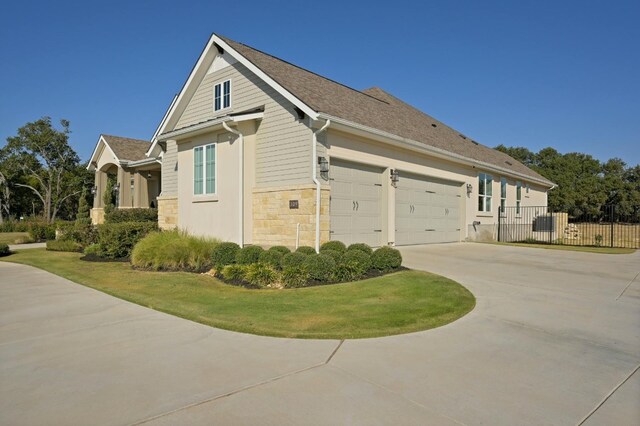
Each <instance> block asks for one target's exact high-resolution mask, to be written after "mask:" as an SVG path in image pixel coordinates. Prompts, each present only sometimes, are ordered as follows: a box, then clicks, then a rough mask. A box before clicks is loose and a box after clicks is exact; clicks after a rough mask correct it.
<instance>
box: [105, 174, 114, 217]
mask: <svg viewBox="0 0 640 426" xmlns="http://www.w3.org/2000/svg"><path fill="white" fill-rule="evenodd" d="M114 188H115V180H114V179H113V178H112V177H111V176H110V175H107V185H106V187H105V190H104V194H103V195H102V204H104V212H105V213H111V212H112V211H113V209H115V203H114V198H115V197H114V196H113V189H114Z"/></svg>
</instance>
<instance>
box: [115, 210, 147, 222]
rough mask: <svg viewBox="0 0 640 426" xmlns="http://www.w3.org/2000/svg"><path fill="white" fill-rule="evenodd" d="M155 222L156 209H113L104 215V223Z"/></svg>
mask: <svg viewBox="0 0 640 426" xmlns="http://www.w3.org/2000/svg"><path fill="white" fill-rule="evenodd" d="M157 221H158V210H157V209H114V210H112V211H111V212H108V213H105V215H104V223H123V222H157Z"/></svg>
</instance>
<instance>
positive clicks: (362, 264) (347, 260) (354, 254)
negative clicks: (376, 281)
mask: <svg viewBox="0 0 640 426" xmlns="http://www.w3.org/2000/svg"><path fill="white" fill-rule="evenodd" d="M340 263H342V264H345V265H352V266H353V267H354V269H355V272H356V276H357V277H361V276H363V275H365V274H366V273H367V272H368V271H369V269H371V256H369V255H368V254H367V253H365V252H364V251H362V250H351V251H347V252H346V253H345V254H344V256H343V257H342V261H341V262H340Z"/></svg>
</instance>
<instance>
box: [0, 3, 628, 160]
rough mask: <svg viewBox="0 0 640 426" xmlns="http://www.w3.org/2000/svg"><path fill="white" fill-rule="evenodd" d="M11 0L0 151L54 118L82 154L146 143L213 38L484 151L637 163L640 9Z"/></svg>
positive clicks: (5, 30) (2, 38) (2, 39)
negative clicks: (133, 141) (441, 126)
mask: <svg viewBox="0 0 640 426" xmlns="http://www.w3.org/2000/svg"><path fill="white" fill-rule="evenodd" d="M376 3H377V2H347V1H344V0H343V1H341V2H331V1H328V2H318V3H310V2H291V1H286V2H279V1H269V2H266V1H260V2H250V1H241V2H228V1H226V2H220V1H190V2H177V1H171V2H168V1H134V0H130V1H123V2H121V1H108V2H105V1H100V2H93V1H78V2H68V1H55V2H49V1H47V2H36V1H28V0H25V1H22V2H6V3H5V4H4V5H3V8H2V25H0V54H1V58H2V66H1V67H0V145H3V144H4V143H5V140H6V138H7V137H8V136H11V135H14V134H15V133H16V130H17V129H18V127H20V126H22V125H23V124H25V123H26V122H28V121H33V120H35V119H38V118H39V117H42V116H45V115H49V116H51V117H52V118H53V119H54V120H55V121H57V120H59V119H60V118H66V119H68V120H70V121H71V129H72V131H73V133H72V136H71V143H72V145H73V146H74V148H75V149H76V150H77V151H78V153H79V154H80V156H81V157H82V159H83V160H86V159H88V157H89V156H90V155H91V151H92V149H93V147H94V144H95V143H96V141H97V139H98V136H99V134H100V133H108V134H115V135H120V136H128V137H135V138H142V139H148V138H150V137H151V135H152V134H153V131H154V130H155V127H156V125H157V123H158V121H159V120H160V119H161V118H162V115H163V113H164V111H165V109H166V108H167V106H168V104H169V102H170V100H171V98H172V97H173V95H174V94H175V93H176V92H177V91H178V90H179V89H180V87H181V86H182V83H183V82H184V80H185V79H186V77H187V75H188V73H189V71H190V70H191V67H192V66H193V64H194V63H195V61H196V59H197V57H198V55H199V53H200V51H201V49H202V47H203V46H204V44H205V42H206V41H207V39H208V37H209V35H210V34H211V32H217V33H220V34H222V35H225V36H227V37H230V38H232V39H234V40H237V41H240V42H243V43H245V44H248V45H250V46H253V47H256V48H258V49H260V50H264V51H266V52H268V53H271V54H273V55H275V56H278V57H281V58H283V59H286V60H288V61H289V62H293V63H295V64H297V65H300V66H302V67H305V68H308V69H310V70H312V71H314V72H317V73H319V74H322V75H325V76H327V77H329V78H332V79H334V80H337V81H340V82H342V83H344V84H347V85H349V86H352V87H354V88H357V89H364V88H367V87H371V86H380V87H382V88H383V89H385V90H387V91H389V92H390V93H392V94H394V95H396V96H398V97H400V98H402V99H403V100H405V101H407V102H409V103H410V104H412V105H414V106H416V107H418V108H419V109H421V110H423V111H425V112H426V113H428V114H430V115H432V116H434V117H435V118H437V119H439V120H441V121H443V122H445V123H447V124H449V125H450V126H452V127H454V128H456V129H457V130H459V131H461V132H463V133H465V134H467V135H469V136H470V137H472V138H474V139H475V140H478V141H479V142H481V143H483V144H485V145H489V146H495V145H498V144H505V145H509V146H526V147H528V148H529V149H531V150H536V151H537V150H538V149H540V148H543V147H546V146H552V147H554V148H556V149H558V150H559V151H560V152H571V151H580V152H586V153H588V154H592V155H593V156H595V157H597V158H599V159H601V160H606V159H608V158H611V157H620V158H622V159H623V160H625V161H626V162H627V163H629V164H633V165H635V164H638V163H640V136H639V135H640V77H639V76H640V48H639V47H638V45H639V42H640V25H638V22H640V2H638V1H607V2H605V1H588V0H587V1H518V2H514V1H502V2H498V1H482V2H479V1H455V0H454V1H451V0H449V1H447V0H443V1H424V2H402V1H393V2H386V3H380V5H377V4H376Z"/></svg>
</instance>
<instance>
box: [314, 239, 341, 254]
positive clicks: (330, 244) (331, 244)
mask: <svg viewBox="0 0 640 426" xmlns="http://www.w3.org/2000/svg"><path fill="white" fill-rule="evenodd" d="M325 250H334V251H337V252H338V253H344V252H345V251H347V246H345V245H344V243H343V242H342V241H327V242H326V243H324V244H322V245H321V246H320V252H321V253H322V252H323V251H325Z"/></svg>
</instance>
